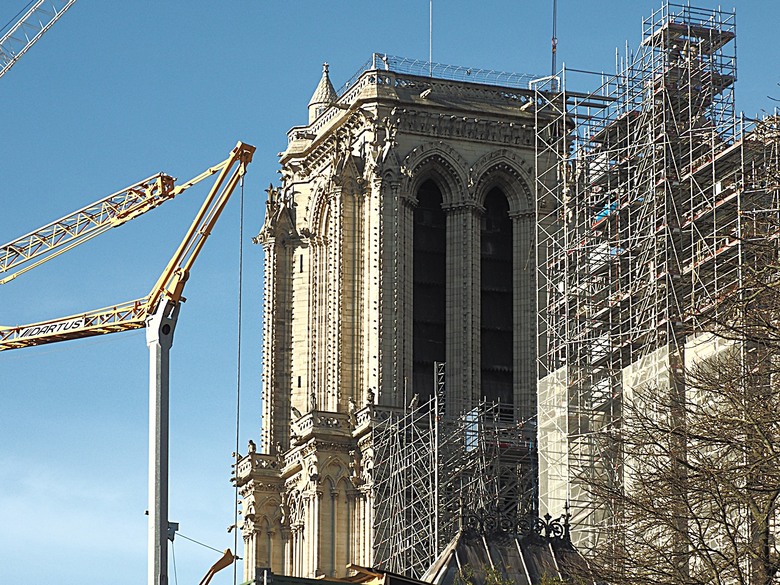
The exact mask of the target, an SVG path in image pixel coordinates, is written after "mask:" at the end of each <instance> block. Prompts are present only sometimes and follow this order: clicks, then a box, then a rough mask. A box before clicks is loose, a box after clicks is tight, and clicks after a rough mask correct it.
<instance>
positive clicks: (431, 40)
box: [428, 0, 433, 77]
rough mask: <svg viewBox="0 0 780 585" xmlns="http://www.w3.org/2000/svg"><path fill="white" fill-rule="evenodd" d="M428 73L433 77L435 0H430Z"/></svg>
mask: <svg viewBox="0 0 780 585" xmlns="http://www.w3.org/2000/svg"><path fill="white" fill-rule="evenodd" d="M428 75H429V76H430V77H433V0H428Z"/></svg>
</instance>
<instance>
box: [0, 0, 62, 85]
mask: <svg viewBox="0 0 780 585" xmlns="http://www.w3.org/2000/svg"><path fill="white" fill-rule="evenodd" d="M75 3H76V0H37V1H36V2H32V3H31V4H32V6H30V8H29V9H28V10H27V11H26V12H25V13H24V15H23V16H22V17H21V18H20V19H19V20H17V21H16V22H15V23H14V24H12V25H11V27H10V28H9V29H8V31H7V32H6V33H4V34H3V36H2V37H0V77H2V76H3V75H5V74H6V72H7V71H8V70H9V69H10V68H11V67H13V65H14V63H16V62H17V61H18V60H19V59H20V58H21V56H22V55H24V54H25V53H26V52H27V51H29V50H30V47H32V46H33V45H34V44H35V43H36V42H37V41H38V39H40V38H41V36H43V33H45V32H46V31H47V30H49V29H50V28H51V27H52V26H53V25H54V23H55V22H57V21H58V20H59V19H60V17H61V16H62V15H63V14H65V11H66V10H68V8H70V7H71V6H73V5H74V4H75Z"/></svg>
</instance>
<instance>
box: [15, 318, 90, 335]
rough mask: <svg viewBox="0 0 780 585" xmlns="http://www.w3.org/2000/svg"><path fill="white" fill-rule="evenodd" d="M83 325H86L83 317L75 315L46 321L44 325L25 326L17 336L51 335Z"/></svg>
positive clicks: (79, 327)
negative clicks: (52, 321) (59, 319)
mask: <svg viewBox="0 0 780 585" xmlns="http://www.w3.org/2000/svg"><path fill="white" fill-rule="evenodd" d="M85 325H86V319H84V317H76V318H74V319H64V320H63V321H57V322H55V323H46V324H44V325H35V326H32V327H27V328H26V329H23V330H21V331H20V332H19V334H18V335H17V338H27V337H39V336H43V335H53V334H55V333H63V332H65V331H71V330H74V329H81V328H82V327H84V326H85Z"/></svg>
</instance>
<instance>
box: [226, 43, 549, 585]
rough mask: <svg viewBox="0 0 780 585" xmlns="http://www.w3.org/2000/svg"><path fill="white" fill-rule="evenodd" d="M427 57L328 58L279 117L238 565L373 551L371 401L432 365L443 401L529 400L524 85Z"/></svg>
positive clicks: (302, 562) (453, 406)
mask: <svg viewBox="0 0 780 585" xmlns="http://www.w3.org/2000/svg"><path fill="white" fill-rule="evenodd" d="M432 72H433V75H429V73H431V71H430V70H429V69H428V64H427V63H426V64H425V67H424V70H422V68H421V70H420V71H415V70H414V68H413V67H410V66H404V63H403V62H400V61H398V60H394V59H393V58H387V57H382V56H379V55H375V56H374V59H373V61H372V62H371V63H370V65H369V66H368V67H366V69H365V70H364V71H362V72H361V73H360V74H359V75H357V76H356V77H355V78H354V80H353V82H352V83H351V85H349V86H348V87H347V89H346V90H345V91H344V92H343V93H341V95H337V93H336V92H335V91H334V88H333V85H332V84H331V82H330V79H329V77H328V67H327V65H326V66H325V67H324V70H323V73H322V79H321V80H320V82H319V85H318V86H317V89H316V91H315V93H314V96H313V97H312V99H311V101H310V103H309V112H308V114H309V115H308V124H306V125H304V126H297V127H294V128H292V130H290V131H289V133H288V146H287V149H286V150H285V152H283V153H282V154H281V161H280V162H281V167H282V169H281V173H282V181H281V185H280V186H279V187H278V188H276V187H271V188H269V190H268V201H267V209H266V217H265V223H264V225H263V227H262V229H261V231H260V234H259V235H258V237H257V242H258V243H260V244H262V246H263V248H264V252H265V301H264V302H265V304H264V311H265V313H264V318H265V321H264V361H263V421H262V439H261V442H260V447H259V449H257V450H256V451H255V448H254V445H253V444H251V445H250V453H249V454H248V455H246V456H245V457H243V458H242V459H241V460H240V461H239V463H238V465H237V470H236V481H237V483H238V485H239V486H240V490H241V495H242V499H243V518H244V523H243V526H242V530H243V537H244V541H245V547H246V548H245V555H244V558H245V567H246V568H245V576H246V579H247V580H250V579H252V578H253V577H254V575H255V568H256V567H271V568H272V570H273V571H275V572H279V573H284V574H288V575H298V576H302V577H315V576H319V575H326V576H343V575H344V574H345V573H346V568H345V565H346V564H347V563H350V562H352V563H356V564H359V565H364V566H372V565H374V564H375V563H376V562H377V559H376V558H375V548H374V542H373V526H374V525H375V522H376V521H377V518H375V517H374V513H375V506H374V503H375V502H374V493H373V491H372V488H373V477H372V472H373V468H374V464H375V461H374V449H373V442H372V440H373V437H372V429H373V425H374V421H375V418H376V412H377V410H378V409H380V408H384V409H386V410H387V409H389V410H392V409H394V408H395V409H399V410H403V409H404V408H405V407H408V404H409V403H410V402H412V401H414V403H415V404H417V403H419V404H423V403H424V402H425V401H426V400H427V399H429V398H430V397H431V396H432V394H433V392H434V390H433V389H434V376H433V364H434V362H446V364H447V366H446V400H445V403H446V412H447V413H448V414H451V413H457V412H463V411H465V410H468V409H469V408H472V407H473V406H474V405H475V404H477V403H478V402H479V401H480V400H482V399H487V400H492V401H501V403H502V404H503V405H506V406H507V407H511V411H512V416H513V417H514V419H515V420H520V419H528V418H530V417H532V416H533V415H534V414H535V411H536V366H535V360H536V354H535V352H536V346H535V344H536V316H535V315H536V313H535V308H536V301H535V295H536V292H535V291H536V287H535V279H534V274H535V247H534V234H535V221H534V218H535V201H534V189H533V185H534V183H533V180H534V179H533V177H534V162H535V161H534V113H533V106H534V101H533V92H531V91H529V90H527V89H518V88H519V87H523V86H524V87H528V80H527V79H525V80H522V79H519V78H517V77H516V78H515V79H511V80H509V81H506V80H505V81H504V83H506V86H502V85H501V82H500V80H498V79H492V78H490V77H489V76H482V77H481V78H480V74H481V73H482V72H479V71H473V70H466V69H462V70H457V71H455V73H450V74H446V75H441V76H439V75H437V72H436V70H433V71H432ZM457 77H460V80H457V79H456V78H457ZM510 81H511V84H510V83H509V82H510ZM510 85H513V86H514V87H509V86H510Z"/></svg>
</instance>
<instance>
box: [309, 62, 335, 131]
mask: <svg viewBox="0 0 780 585" xmlns="http://www.w3.org/2000/svg"><path fill="white" fill-rule="evenodd" d="M337 99H338V95H336V90H335V89H333V84H332V83H331V82H330V77H328V64H327V63H323V64H322V78H321V79H320V82H319V84H317V89H315V90H314V95H312V96H311V99H310V100H309V124H311V123H312V122H314V120H316V119H317V118H318V117H319V115H320V114H321V113H322V112H324V111H325V108H327V107H328V106H329V105H330V104H332V103H333V102H335V101H336V100H337Z"/></svg>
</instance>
